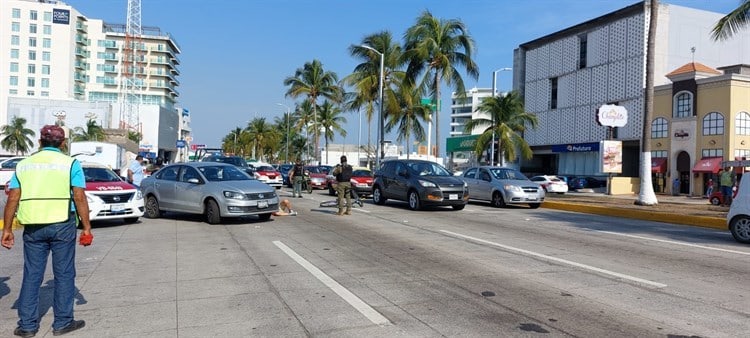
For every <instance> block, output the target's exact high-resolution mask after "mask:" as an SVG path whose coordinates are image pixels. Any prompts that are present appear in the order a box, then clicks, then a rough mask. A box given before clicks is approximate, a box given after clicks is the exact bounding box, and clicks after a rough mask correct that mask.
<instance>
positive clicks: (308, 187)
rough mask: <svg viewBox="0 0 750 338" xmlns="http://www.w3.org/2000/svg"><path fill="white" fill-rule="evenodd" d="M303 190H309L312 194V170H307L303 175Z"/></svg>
mask: <svg viewBox="0 0 750 338" xmlns="http://www.w3.org/2000/svg"><path fill="white" fill-rule="evenodd" d="M302 191H307V193H308V194H312V191H313V189H312V183H311V182H310V172H309V171H307V170H305V173H304V174H303V175H302Z"/></svg>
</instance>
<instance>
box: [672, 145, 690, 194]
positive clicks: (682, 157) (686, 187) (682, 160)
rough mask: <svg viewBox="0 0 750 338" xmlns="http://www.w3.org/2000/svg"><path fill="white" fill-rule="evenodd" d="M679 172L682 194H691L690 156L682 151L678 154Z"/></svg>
mask: <svg viewBox="0 0 750 338" xmlns="http://www.w3.org/2000/svg"><path fill="white" fill-rule="evenodd" d="M675 164H676V165H677V168H676V169H677V172H679V179H680V192H679V193H680V194H690V170H691V169H692V168H690V154H688V153H687V152H685V151H681V152H680V153H679V154H677V161H676V162H675Z"/></svg>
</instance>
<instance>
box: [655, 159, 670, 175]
mask: <svg viewBox="0 0 750 338" xmlns="http://www.w3.org/2000/svg"><path fill="white" fill-rule="evenodd" d="M651 172H652V173H662V174H663V173H665V172H667V158H666V157H654V158H651Z"/></svg>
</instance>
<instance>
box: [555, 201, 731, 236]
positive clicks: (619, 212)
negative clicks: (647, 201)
mask: <svg viewBox="0 0 750 338" xmlns="http://www.w3.org/2000/svg"><path fill="white" fill-rule="evenodd" d="M542 208H547V209H555V210H565V211H573V212H580V213H585V214H595V215H604V216H614V217H622V218H631V219H639V220H644V221H655V222H664V223H673V224H684V225H692V226H698V227H703V228H712V229H720V230H727V220H726V219H724V218H719V217H707V216H691V215H678V214H668V213H663V212H655V211H649V210H638V209H620V208H611V207H600V206H594V205H588V204H580V203H569V202H566V203H562V202H550V201H544V203H542ZM643 208H648V207H646V206H644V207H643Z"/></svg>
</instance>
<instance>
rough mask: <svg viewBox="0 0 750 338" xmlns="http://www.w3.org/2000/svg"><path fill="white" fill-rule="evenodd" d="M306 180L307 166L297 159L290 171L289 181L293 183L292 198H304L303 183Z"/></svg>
mask: <svg viewBox="0 0 750 338" xmlns="http://www.w3.org/2000/svg"><path fill="white" fill-rule="evenodd" d="M304 179H305V166H304V165H303V164H302V160H300V159H297V161H296V162H295V163H294V166H293V167H292V169H291V170H289V180H290V181H291V182H292V187H293V188H292V189H293V190H292V197H302V181H303V180H304Z"/></svg>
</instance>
